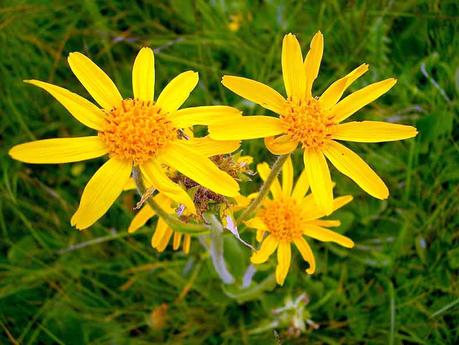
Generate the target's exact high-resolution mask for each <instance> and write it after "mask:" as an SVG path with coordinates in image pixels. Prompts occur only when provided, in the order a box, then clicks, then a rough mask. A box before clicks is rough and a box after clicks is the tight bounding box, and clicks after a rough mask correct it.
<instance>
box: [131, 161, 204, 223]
mask: <svg viewBox="0 0 459 345" xmlns="http://www.w3.org/2000/svg"><path fill="white" fill-rule="evenodd" d="M140 171H141V172H142V174H143V175H145V176H146V177H147V181H148V182H150V183H151V185H150V186H148V187H151V186H153V187H154V188H155V189H157V190H159V191H160V192H161V193H162V194H163V195H165V196H167V197H168V198H170V199H172V200H174V201H175V202H177V203H179V204H183V205H185V207H186V208H187V210H188V211H189V212H191V213H193V214H195V213H196V208H195V206H194V203H193V200H192V199H191V197H190V196H189V195H188V193H187V192H186V191H185V190H184V189H183V188H181V187H180V186H179V185H178V184H177V183H175V182H173V181H172V180H171V179H170V178H169V177H167V175H166V173H165V172H164V170H163V169H162V168H161V166H160V165H159V163H158V162H156V161H153V160H152V161H149V162H147V163H144V164H142V165H141V166H140Z"/></svg>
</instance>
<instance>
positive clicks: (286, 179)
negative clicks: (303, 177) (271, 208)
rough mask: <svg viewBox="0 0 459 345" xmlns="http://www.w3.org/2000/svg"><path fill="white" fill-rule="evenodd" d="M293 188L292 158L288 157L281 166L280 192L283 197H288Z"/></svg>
mask: <svg viewBox="0 0 459 345" xmlns="http://www.w3.org/2000/svg"><path fill="white" fill-rule="evenodd" d="M292 187H293V164H292V158H291V157H290V156H288V158H287V160H286V161H285V163H284V165H283V166H282V192H284V195H285V196H290V193H292Z"/></svg>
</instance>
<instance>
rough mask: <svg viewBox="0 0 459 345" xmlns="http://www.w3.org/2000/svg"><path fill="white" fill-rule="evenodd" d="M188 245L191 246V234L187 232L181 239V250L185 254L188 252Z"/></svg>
mask: <svg viewBox="0 0 459 345" xmlns="http://www.w3.org/2000/svg"><path fill="white" fill-rule="evenodd" d="M190 246H191V236H190V235H189V234H185V237H184V239H183V252H184V253H185V254H188V253H189V252H190Z"/></svg>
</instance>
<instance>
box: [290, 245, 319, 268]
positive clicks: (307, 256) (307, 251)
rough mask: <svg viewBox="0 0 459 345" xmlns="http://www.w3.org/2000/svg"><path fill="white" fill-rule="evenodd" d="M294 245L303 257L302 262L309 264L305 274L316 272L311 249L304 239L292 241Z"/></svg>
mask: <svg viewBox="0 0 459 345" xmlns="http://www.w3.org/2000/svg"><path fill="white" fill-rule="evenodd" d="M294 243H295V245H296V247H297V248H298V250H299V251H300V253H301V256H302V257H303V260H304V261H306V262H307V263H309V268H308V269H307V270H306V273H307V274H313V273H314V272H315V271H316V260H315V258H314V254H313V253H312V250H311V247H310V246H309V244H308V242H306V240H305V239H304V238H302V237H301V238H298V239H296V240H294Z"/></svg>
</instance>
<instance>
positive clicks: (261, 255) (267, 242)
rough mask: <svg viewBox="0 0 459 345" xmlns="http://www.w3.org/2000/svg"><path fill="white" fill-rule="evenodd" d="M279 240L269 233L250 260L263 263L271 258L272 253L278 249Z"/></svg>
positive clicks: (254, 262)
mask: <svg viewBox="0 0 459 345" xmlns="http://www.w3.org/2000/svg"><path fill="white" fill-rule="evenodd" d="M278 244H279V242H278V241H277V240H276V239H275V238H274V237H273V236H272V235H269V236H268V237H266V238H265V239H264V241H263V242H262V243H261V247H260V249H259V250H257V251H256V252H255V253H253V254H252V256H251V258H250V262H252V263H253V264H262V263H263V262H266V260H268V259H269V257H270V256H271V254H272V253H274V251H275V250H276V248H277V246H278Z"/></svg>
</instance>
